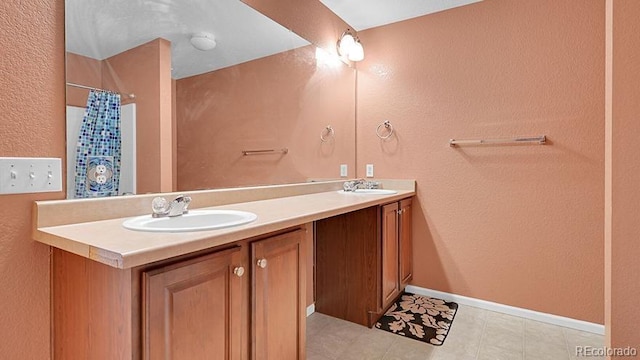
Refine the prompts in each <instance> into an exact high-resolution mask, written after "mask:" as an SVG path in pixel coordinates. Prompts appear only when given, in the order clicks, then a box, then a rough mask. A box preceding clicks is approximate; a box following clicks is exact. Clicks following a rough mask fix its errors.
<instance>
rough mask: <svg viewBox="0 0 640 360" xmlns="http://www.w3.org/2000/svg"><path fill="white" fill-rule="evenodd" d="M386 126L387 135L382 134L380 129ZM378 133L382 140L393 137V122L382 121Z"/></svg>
mask: <svg viewBox="0 0 640 360" xmlns="http://www.w3.org/2000/svg"><path fill="white" fill-rule="evenodd" d="M383 126H384V128H385V129H386V131H387V134H386V135H383V134H381V132H380V130H381V128H382V127H383ZM376 135H378V137H379V138H380V139H382V140H386V139H388V138H390V137H391V135H393V125H391V122H390V121H389V120H385V121H383V122H381V123H380V125H378V127H377V128H376Z"/></svg>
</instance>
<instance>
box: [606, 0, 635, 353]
mask: <svg viewBox="0 0 640 360" xmlns="http://www.w3.org/2000/svg"><path fill="white" fill-rule="evenodd" d="M607 5H608V6H607V19H608V20H609V22H608V24H607V30H608V33H607V36H608V39H607V41H610V43H609V44H610V45H611V47H610V48H609V49H608V55H609V56H608V60H609V61H608V62H607V75H608V76H607V80H608V81H607V83H608V84H607V85H608V86H607V89H608V90H607V105H608V106H607V129H608V131H607V178H608V181H607V192H606V199H607V200H606V201H607V202H606V207H607V209H608V210H609V211H608V212H607V221H606V224H607V226H606V241H607V245H606V246H607V296H606V324H607V340H608V345H609V346H612V347H622V348H624V347H627V346H631V347H634V348H637V346H638V344H640V326H639V325H638V324H639V323H640V311H638V298H640V262H639V261H638V259H640V245H639V244H638V238H639V237H640V222H638V204H640V192H639V191H638V184H640V145H639V143H638V139H640V122H638V114H639V113H640V101H639V100H640V37H639V36H638V34H639V33H640V23H638V18H639V17H640V2H638V1H636V0H616V1H613V0H608V1H607Z"/></svg>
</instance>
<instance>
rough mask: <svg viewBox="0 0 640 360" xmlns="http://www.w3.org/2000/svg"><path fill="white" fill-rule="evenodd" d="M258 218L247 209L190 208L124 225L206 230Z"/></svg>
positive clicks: (156, 229)
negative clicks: (180, 213) (171, 215)
mask: <svg viewBox="0 0 640 360" xmlns="http://www.w3.org/2000/svg"><path fill="white" fill-rule="evenodd" d="M257 218H258V215H256V214H254V213H251V212H247V211H238V210H189V212H188V213H186V214H184V215H180V216H175V217H159V218H154V217H152V216H151V215H143V216H138V217H134V218H131V219H127V220H125V221H124V222H123V223H122V226H124V227H125V228H127V229H129V230H137V231H150V232H186V231H204V230H214V229H222V228H228V227H233V226H239V225H243V224H248V223H250V222H252V221H254V220H255V219H257Z"/></svg>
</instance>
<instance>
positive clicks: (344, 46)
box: [338, 33, 356, 56]
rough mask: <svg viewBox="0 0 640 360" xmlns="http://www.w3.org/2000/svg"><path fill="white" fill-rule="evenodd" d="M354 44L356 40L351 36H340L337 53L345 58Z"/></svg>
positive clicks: (346, 34) (348, 34) (347, 34)
mask: <svg viewBox="0 0 640 360" xmlns="http://www.w3.org/2000/svg"><path fill="white" fill-rule="evenodd" d="M355 43H356V40H355V39H354V38H353V35H351V34H350V33H345V34H344V35H342V38H341V39H340V44H339V45H338V53H339V54H340V55H342V56H347V55H349V53H350V52H351V48H352V47H353V45H354V44H355Z"/></svg>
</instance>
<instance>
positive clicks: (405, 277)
mask: <svg viewBox="0 0 640 360" xmlns="http://www.w3.org/2000/svg"><path fill="white" fill-rule="evenodd" d="M399 211H400V216H399V222H400V223H399V224H398V236H399V238H400V285H401V290H402V289H404V287H405V286H407V285H408V284H409V281H411V279H412V278H413V242H412V241H413V240H412V239H413V237H412V236H413V234H412V232H411V226H412V224H411V221H412V220H411V216H412V212H411V199H405V200H402V201H400V210H399Z"/></svg>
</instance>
